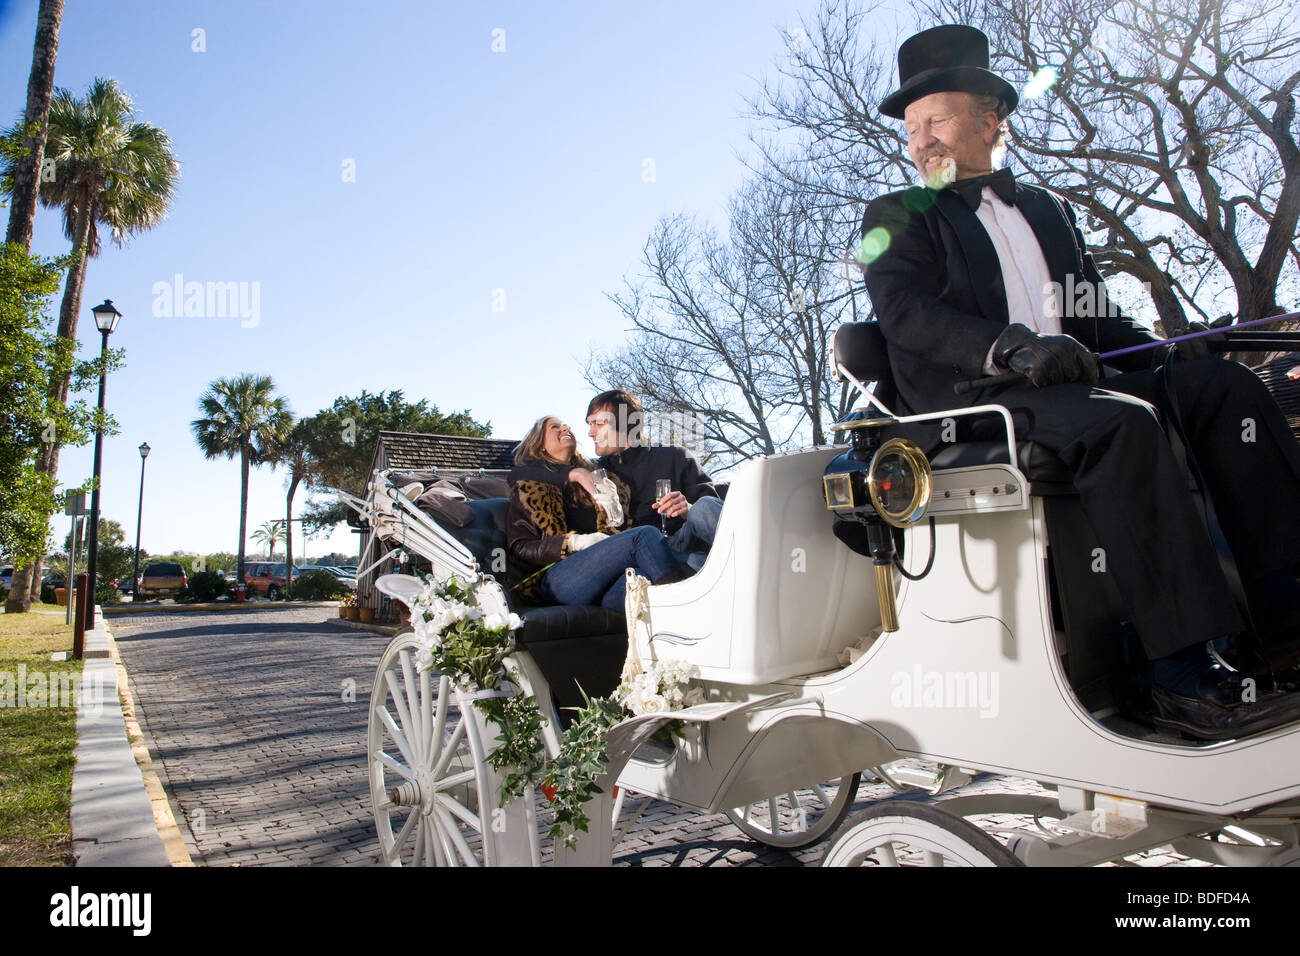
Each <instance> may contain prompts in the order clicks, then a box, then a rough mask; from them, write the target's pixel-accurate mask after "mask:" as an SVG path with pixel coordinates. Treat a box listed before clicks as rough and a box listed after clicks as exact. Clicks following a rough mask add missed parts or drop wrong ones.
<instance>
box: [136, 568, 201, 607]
mask: <svg viewBox="0 0 1300 956" xmlns="http://www.w3.org/2000/svg"><path fill="white" fill-rule="evenodd" d="M189 583H190V580H189V578H188V577H187V576H186V574H185V566H184V565H182V564H181V563H180V562H179V561H155V562H153V563H152V564H150V565H149V566H148V567H147V568H145V569H144V572H143V573H142V574H141V575H140V588H139V590H140V593H139V595H138V597H141V598H151V597H176V596H177V595H178V594H180V593H181V589H182V588H184V587H188V586H189Z"/></svg>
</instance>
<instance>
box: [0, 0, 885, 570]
mask: <svg viewBox="0 0 1300 956" xmlns="http://www.w3.org/2000/svg"><path fill="white" fill-rule="evenodd" d="M36 6H37V4H36V3H35V0H31V2H26V3H9V4H6V5H4V6H3V7H0V71H3V73H2V75H0V79H2V81H3V82H2V85H0V88H2V89H3V91H4V94H5V96H4V102H3V104H0V106H2V107H3V109H4V110H5V112H4V114H3V119H4V120H5V122H6V123H8V122H11V121H12V120H13V119H14V118H16V117H17V115H18V114H19V113H20V111H21V109H22V106H23V101H24V100H23V98H24V93H25V89H26V81H27V73H28V70H29V67H30V61H31V42H32V38H33V35H34V31H35V16H36ZM815 9H816V4H815V2H803V0H799V2H794V0H785V2H778V0H751V2H739V0H735V2H718V3H709V4H703V3H698V2H668V3H650V4H607V3H595V2H592V3H553V4H537V3H505V2H492V3H479V4H450V3H439V4H431V3H377V4H357V3H337V2H321V0H314V2H310V3H306V2H302V3H299V2H277V3H274V4H266V3H251V2H229V3H220V4H218V3H212V2H208V3H197V2H188V3H187V2H168V3H164V2H161V0H157V2H130V0H124V2H116V3H113V4H100V3H69V4H68V7H67V10H66V12H65V14H64V20H63V31H62V38H61V42H60V47H59V58H58V67H57V71H56V77H55V82H56V85H58V86H62V87H67V88H69V89H71V90H73V91H76V92H78V93H84V91H85V89H86V88H87V86H88V85H89V83H90V81H91V79H92V78H93V77H95V76H106V77H113V78H115V79H116V80H117V81H118V82H119V83H120V84H121V86H122V87H123V88H125V89H126V90H127V91H128V92H129V93H130V94H131V95H132V97H133V98H134V100H135V104H136V107H137V110H138V119H140V120H142V121H145V122H149V123H153V124H155V125H158V126H161V127H163V128H164V129H165V130H166V131H167V132H168V134H169V135H170V136H171V138H172V141H173V144H174V150H175V154H176V156H177V157H178V158H179V160H180V162H181V166H182V178H181V181H180V186H179V190H178V193H177V195H176V199H175V202H174V204H173V208H172V211H171V213H170V215H169V216H168V218H167V219H166V221H164V222H163V223H162V224H161V225H160V226H159V227H157V228H156V229H154V230H153V231H152V232H149V233H147V234H144V235H141V236H139V237H137V238H135V239H134V240H132V241H131V242H130V243H129V244H128V245H127V246H126V247H125V248H123V249H118V248H116V247H113V246H111V245H109V244H106V245H105V249H104V252H103V253H102V254H101V255H100V256H99V258H97V259H95V260H92V261H91V263H90V265H89V268H88V272H87V278H86V289H85V297H84V302H83V312H82V316H81V318H80V326H79V329H80V337H81V341H82V343H83V352H88V350H89V349H91V348H95V347H97V344H98V335H97V334H96V333H95V330H94V323H93V318H92V316H91V315H90V313H89V309H90V307H91V306H92V305H94V304H97V303H99V302H102V301H103V300H104V299H105V298H110V299H112V300H113V301H114V303H115V304H116V305H117V307H118V308H119V309H120V310H121V311H122V313H124V318H123V319H122V322H121V324H120V326H119V328H118V330H117V332H115V333H114V335H113V336H112V338H111V340H110V341H111V345H113V346H115V347H120V348H124V349H126V352H127V365H126V368H125V369H123V370H122V371H120V372H117V373H114V374H113V375H112V376H111V377H110V380H109V383H108V405H109V408H110V410H111V411H112V413H113V414H114V415H115V416H116V417H117V420H118V421H119V423H120V424H121V429H122V430H121V433H120V434H119V435H116V436H113V437H110V438H108V439H106V441H105V448H104V468H103V475H104V479H103V504H102V511H103V514H104V515H105V516H106V517H110V518H113V519H115V520H118V521H120V522H121V524H122V525H123V527H124V529H126V531H127V534H128V537H131V536H133V535H134V531H135V509H136V495H137V493H138V489H139V484H138V482H139V474H140V459H139V455H138V453H137V451H136V448H137V446H138V445H139V444H140V443H141V442H142V441H148V442H149V444H150V446H151V447H152V449H153V451H152V453H151V455H150V457H149V461H148V470H147V476H146V481H145V515H144V521H143V534H142V545H143V547H144V548H145V549H146V550H148V551H151V552H154V553H161V552H166V551H170V550H173V549H184V550H191V551H200V552H211V551H217V550H225V551H233V550H234V548H235V544H236V540H235V539H236V537H237V527H238V525H237V521H238V503H239V477H238V464H237V463H236V462H228V461H224V460H223V461H218V462H209V461H206V460H205V459H204V458H203V457H202V454H201V453H200V452H199V450H198V448H197V446H196V445H195V443H194V439H193V436H192V433H191V431H190V428H189V422H190V421H191V420H192V419H193V418H194V417H195V416H196V414H197V409H196V401H197V399H198V398H199V396H200V395H201V394H202V393H203V392H204V391H205V390H206V388H207V386H208V384H209V383H210V382H212V381H213V380H215V379H217V378H219V377H224V376H233V375H236V374H240V373H245V372H252V373H260V374H269V375H271V376H273V377H274V380H275V383H276V385H277V387H278V390H279V392H280V394H282V395H284V396H285V397H286V398H287V399H288V400H289V402H290V404H291V406H292V408H293V411H294V413H295V414H296V415H299V416H305V415H311V414H314V413H315V412H316V411H318V410H319V409H321V408H322V407H325V406H326V405H328V404H329V403H331V402H332V401H333V399H334V398H335V397H337V396H339V395H356V394H359V393H360V392H361V391H362V389H368V390H370V391H372V392H374V391H379V390H384V389H395V388H400V389H402V390H403V391H405V393H406V395H407V396H408V398H411V399H418V398H427V399H429V400H430V401H431V402H432V403H434V404H436V405H437V406H438V407H439V408H441V409H443V410H460V409H469V410H470V411H471V412H472V413H473V414H474V415H475V416H476V417H477V418H479V419H480V420H490V421H491V422H492V425H493V434H494V436H496V437H503V438H517V437H520V436H521V435H522V433H523V432H524V430H525V429H526V428H527V426H528V425H529V424H531V422H532V421H533V420H534V419H535V418H536V417H538V416H539V415H541V414H543V413H549V412H555V413H558V414H560V415H562V416H564V417H565V418H566V419H567V420H568V421H570V422H571V423H573V424H579V423H580V422H581V418H582V415H583V412H584V410H585V407H586V400H587V398H588V397H589V395H588V390H587V388H586V386H585V385H584V384H583V382H582V378H581V366H582V361H583V360H584V359H585V358H586V356H587V355H588V352H589V350H590V349H593V348H594V349H604V348H609V347H612V346H616V345H617V344H619V343H620V342H621V341H622V339H623V336H624V333H625V329H624V322H623V321H622V320H621V319H620V317H619V315H618V313H617V310H616V309H615V308H614V307H613V306H612V304H611V303H609V302H608V301H607V299H606V293H607V292H613V291H617V290H618V289H619V288H620V287H621V285H622V277H623V276H624V275H625V274H629V273H632V272H634V271H635V270H636V269H637V268H638V265H639V258H640V250H641V246H642V244H643V243H644V241H645V239H646V237H647V236H648V235H649V233H650V231H651V229H652V227H653V225H654V223H655V221H656V220H657V219H658V218H659V217H660V216H662V215H664V214H668V213H672V212H677V211H683V210H684V211H690V212H694V213H699V214H702V215H704V216H706V217H711V218H713V219H714V220H715V221H716V222H718V223H719V224H720V225H721V224H722V222H723V220H722V215H721V212H722V208H723V205H724V203H725V201H726V199H727V196H728V194H729V193H730V192H731V191H732V190H734V189H735V188H736V187H737V186H738V185H739V184H740V182H741V181H742V179H743V177H744V174H745V170H744V167H743V165H742V163H741V161H740V158H739V157H740V156H741V155H742V154H743V153H745V152H746V151H747V149H748V146H747V140H746V134H747V132H748V130H749V128H750V126H751V122H750V121H749V120H747V119H746V118H745V117H744V115H743V114H744V112H745V98H746V97H747V96H748V95H750V94H752V93H753V92H754V91H755V90H756V88H757V86H758V78H759V77H760V76H761V75H763V74H764V73H767V74H771V73H772V72H773V66H774V63H775V62H776V61H777V59H778V57H779V56H781V55H782V50H783V44H782V41H781V36H780V30H781V28H783V27H785V28H794V27H796V26H797V25H798V17H799V15H800V14H803V15H804V16H806V17H808V18H809V19H811V17H812V15H813V14H814V13H815ZM885 29H887V30H889V31H891V32H892V31H893V30H894V25H893V24H892V23H891V24H886V25H885ZM196 30H199V31H202V33H201V34H196V33H195V32H194V31H196ZM494 31H504V32H494ZM494 44H495V45H496V47H497V48H498V50H500V48H501V47H502V46H503V45H504V50H503V51H500V52H494V50H493V46H494ZM200 45H201V46H202V47H203V48H204V49H203V51H202V52H198V51H196V49H195V47H197V46H200ZM651 164H652V165H651ZM649 169H652V172H653V175H652V176H648V175H647V170H649ZM350 173H354V175H352V176H350ZM350 178H351V179H352V180H354V181H349V179H350ZM647 179H649V180H650V181H647ZM68 247H69V246H68V241H67V240H66V239H65V238H64V236H63V234H62V228H61V223H60V222H59V220H58V218H57V215H56V214H55V213H53V212H51V211H46V210H42V211H41V212H40V214H39V215H38V218H37V222H36V233H35V242H34V246H33V251H35V252H37V253H41V254H46V255H54V254H60V253H64V252H66V251H67V249H68ZM177 275H180V276H183V280H182V281H183V282H184V283H190V282H201V283H209V282H214V283H215V282H233V283H240V284H242V285H241V286H240V288H242V289H243V290H244V292H245V294H246V295H249V296H251V294H252V293H253V291H254V290H256V292H257V295H258V302H257V304H258V310H257V315H256V316H252V315H251V314H250V315H249V316H248V317H247V318H245V319H243V320H241V319H240V318H239V317H231V316H226V317H218V316H216V315H206V316H191V317H184V316H176V315H171V316H168V315H165V314H163V315H158V314H155V313H156V312H165V311H166V310H165V309H163V308H162V303H163V301H164V300H167V299H168V298H169V292H167V291H163V292H162V293H159V292H157V291H155V290H157V289H163V290H169V289H170V288H171V286H172V285H174V284H175V282H176V278H175V277H176V276H177ZM249 304H250V305H251V299H250V300H249ZM494 304H495V306H496V307H497V309H501V308H502V306H504V309H503V310H502V311H494ZM52 309H54V310H57V300H56V301H55V302H54V304H53V305H52ZM205 311H206V310H205ZM251 311H252V310H251V309H250V310H249V312H250V313H251ZM254 319H255V320H256V321H254ZM90 465H91V446H89V445H87V446H86V447H84V448H79V449H71V448H70V449H65V450H64V452H63V456H62V460H61V466H60V480H61V482H63V483H67V484H74V485H75V484H77V483H79V482H80V481H81V480H83V479H84V478H85V477H86V476H88V475H89V473H90ZM251 485H252V489H251V495H250V505H249V522H250V527H256V526H257V525H259V524H261V523H262V522H264V521H267V520H270V519H273V518H277V517H280V516H282V515H283V511H284V486H285V479H284V475H283V473H282V472H272V471H270V470H268V469H261V470H256V471H254V473H253V478H252V481H251ZM299 500H300V501H302V500H304V499H302V498H301V497H300V499H299ZM66 523H67V519H64V518H59V519H57V523H56V528H55V532H56V535H57V537H58V538H60V539H61V538H62V537H63V536H64V534H66ZM354 541H355V538H354V537H353V536H351V535H349V534H347V533H345V532H338V533H336V534H335V535H334V536H333V538H331V539H328V540H321V541H317V542H313V543H312V544H311V545H310V546H309V547H310V553H312V554H316V553H319V552H320V551H321V550H331V549H333V548H336V547H337V548H338V549H339V550H350V549H351V548H352V544H353V542H354Z"/></svg>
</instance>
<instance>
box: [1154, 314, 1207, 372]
mask: <svg viewBox="0 0 1300 956" xmlns="http://www.w3.org/2000/svg"><path fill="white" fill-rule="evenodd" d="M1208 331H1210V327H1209V326H1208V325H1206V324H1205V323H1204V322H1188V323H1187V324H1186V325H1185V326H1183V327H1182V328H1181V329H1171V330H1170V335H1169V338H1171V339H1172V338H1176V337H1177V336H1179V335H1187V334H1188V333H1189V332H1208ZM1215 338H1216V336H1213V335H1206V336H1203V337H1202V338H1199V339H1188V340H1187V341H1186V342H1175V343H1174V344H1173V345H1162V346H1161V347H1160V348H1158V349H1152V351H1153V352H1155V356H1154V357H1153V358H1152V360H1151V362H1152V368H1154V367H1155V366H1157V365H1163V364H1164V363H1165V361H1166V360H1168V359H1169V357H1170V356H1171V355H1172V356H1174V357H1175V358H1180V359H1203V358H1209V357H1210V356H1212V355H1221V354H1222V353H1220V352H1211V351H1210V343H1211V342H1213V341H1214V340H1215Z"/></svg>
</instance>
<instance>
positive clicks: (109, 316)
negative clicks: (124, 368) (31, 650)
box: [85, 299, 122, 630]
mask: <svg viewBox="0 0 1300 956" xmlns="http://www.w3.org/2000/svg"><path fill="white" fill-rule="evenodd" d="M90 311H91V312H93V313H94V315H95V327H96V328H97V329H99V332H100V335H102V336H103V340H102V342H101V344H100V349H99V360H100V369H99V405H98V408H99V418H98V420H97V422H96V424H95V469H94V472H93V480H94V490H93V491H92V492H91V495H90V541H89V542H88V544H87V553H86V557H87V562H86V592H87V593H86V605H85V611H86V616H85V622H86V629H87V630H91V629H93V628H94V626H95V575H96V573H97V572H98V570H99V569H98V564H99V561H98V558H99V471H100V466H101V465H102V463H103V459H104V426H103V421H104V380H105V379H106V378H107V377H108V336H109V333H111V332H112V331H113V330H114V329H115V328H117V323H118V321H119V320H121V318H122V313H121V312H119V311H118V310H117V309H116V308H115V307H114V305H113V300H112V299H105V300H104V302H103V304H102V305H97V306H95V307H94V308H92V309H91V310H90Z"/></svg>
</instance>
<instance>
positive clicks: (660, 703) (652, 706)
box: [632, 694, 668, 716]
mask: <svg viewBox="0 0 1300 956" xmlns="http://www.w3.org/2000/svg"><path fill="white" fill-rule="evenodd" d="M638 703H639V704H640V705H641V706H640V707H633V708H632V712H633V713H634V714H637V715H638V716H640V715H641V714H662V713H664V712H665V711H667V710H668V701H666V700H664V699H663V697H662V696H660V695H659V694H651V695H649V696H648V697H642V698H641V700H640V701H638Z"/></svg>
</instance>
